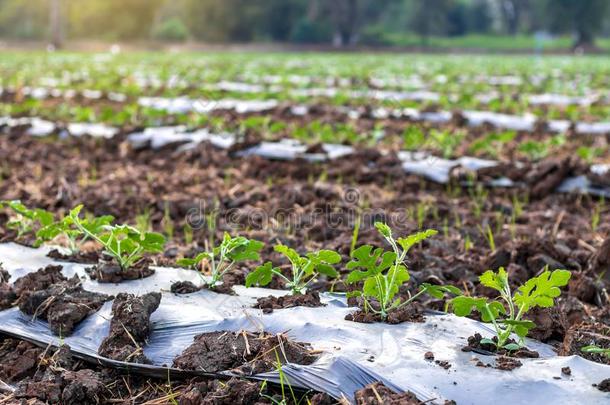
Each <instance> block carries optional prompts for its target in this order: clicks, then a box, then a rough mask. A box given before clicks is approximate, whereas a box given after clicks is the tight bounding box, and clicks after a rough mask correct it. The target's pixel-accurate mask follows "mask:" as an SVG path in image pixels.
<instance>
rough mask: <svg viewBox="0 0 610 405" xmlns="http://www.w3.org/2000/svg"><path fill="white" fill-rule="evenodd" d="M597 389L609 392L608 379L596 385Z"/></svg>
mask: <svg viewBox="0 0 610 405" xmlns="http://www.w3.org/2000/svg"><path fill="white" fill-rule="evenodd" d="M597 389H598V390H600V391H603V392H610V378H606V379H605V380H602V382H600V383H599V384H597Z"/></svg>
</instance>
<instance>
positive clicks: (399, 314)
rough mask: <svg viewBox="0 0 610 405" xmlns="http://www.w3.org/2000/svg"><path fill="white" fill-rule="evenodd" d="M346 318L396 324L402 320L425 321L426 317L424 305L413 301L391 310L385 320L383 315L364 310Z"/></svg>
mask: <svg viewBox="0 0 610 405" xmlns="http://www.w3.org/2000/svg"><path fill="white" fill-rule="evenodd" d="M345 320H346V321H353V322H360V323H375V322H385V323H389V324H391V325H395V324H399V323H402V322H424V321H425V320H426V319H425V318H424V310H423V307H422V306H421V305H420V304H418V303H411V304H410V305H405V306H404V307H401V308H398V309H396V310H393V311H391V312H390V313H389V314H388V317H387V318H386V319H385V321H384V320H383V319H382V318H381V315H379V314H376V313H373V312H365V311H363V310H358V311H356V312H354V313H351V314H347V315H346V316H345Z"/></svg>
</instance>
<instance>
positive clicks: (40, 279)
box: [13, 265, 68, 296]
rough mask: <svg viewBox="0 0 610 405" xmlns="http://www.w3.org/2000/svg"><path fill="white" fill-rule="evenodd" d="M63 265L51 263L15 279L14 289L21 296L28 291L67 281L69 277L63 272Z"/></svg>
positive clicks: (43, 288)
mask: <svg viewBox="0 0 610 405" xmlns="http://www.w3.org/2000/svg"><path fill="white" fill-rule="evenodd" d="M62 268H63V267H62V266H53V265H49V266H47V267H45V268H42V269H39V270H38V271H35V272H33V273H28V274H26V275H25V276H23V277H21V278H18V279H17V280H15V283H14V284H13V289H14V290H15V293H16V294H17V296H21V295H22V294H23V293H24V292H26V291H38V290H45V289H47V288H49V287H50V286H51V285H53V284H57V283H61V282H62V281H67V280H68V279H67V278H66V277H65V276H64V275H63V274H61V270H62Z"/></svg>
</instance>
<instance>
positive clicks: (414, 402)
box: [354, 381, 422, 405]
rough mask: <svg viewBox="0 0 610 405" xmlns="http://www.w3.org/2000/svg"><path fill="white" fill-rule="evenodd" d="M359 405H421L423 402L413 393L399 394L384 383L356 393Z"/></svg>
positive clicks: (378, 383) (377, 383) (371, 385)
mask: <svg viewBox="0 0 610 405" xmlns="http://www.w3.org/2000/svg"><path fill="white" fill-rule="evenodd" d="M354 401H355V402H356V404H357V405H419V404H421V403H422V402H421V401H420V400H419V399H417V396H415V394H414V393H412V392H411V391H407V392H404V393H402V394H397V393H395V392H394V391H392V390H391V389H389V388H388V387H386V386H385V385H383V383H382V382H379V381H377V382H375V383H372V384H369V385H367V386H366V387H364V388H362V389H359V390H358V391H356V392H355V393H354Z"/></svg>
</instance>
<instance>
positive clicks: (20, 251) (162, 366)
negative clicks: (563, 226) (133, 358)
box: [0, 243, 610, 404]
mask: <svg viewBox="0 0 610 405" xmlns="http://www.w3.org/2000/svg"><path fill="white" fill-rule="evenodd" d="M47 251H48V249H45V248H41V249H31V248H26V247H23V246H20V245H17V244H13V243H9V244H1V245H0V261H1V262H2V263H3V266H4V268H5V269H6V270H8V272H9V273H10V274H11V276H12V277H11V280H12V281H15V280H16V279H17V278H19V277H21V276H23V275H24V274H27V273H29V272H32V271H35V270H37V269H38V268H41V267H44V266H46V265H48V264H52V263H55V264H61V265H63V266H64V267H63V272H64V274H65V275H66V276H72V275H74V274H78V275H79V276H80V277H81V278H82V280H83V287H84V288H85V289H86V290H90V291H97V292H103V293H107V294H117V293H119V292H129V293H133V294H143V293H146V292H151V291H161V292H162V300H161V305H160V306H159V308H158V309H157V311H155V312H154V313H153V314H152V317H151V322H152V324H153V328H152V333H151V335H150V337H149V340H148V344H147V345H146V346H145V347H144V353H145V355H146V356H147V357H148V358H149V359H150V360H151V361H152V362H153V364H152V365H142V364H129V363H124V362H117V361H112V360H108V359H103V358H100V357H99V356H98V355H97V349H98V346H99V345H100V343H101V341H102V339H103V338H104V337H105V336H106V335H107V333H108V329H109V319H110V310H111V306H112V303H111V302H107V303H106V304H105V305H104V306H103V307H102V308H101V309H100V310H99V311H98V312H97V313H95V314H93V315H91V316H89V317H88V318H86V319H85V320H84V321H83V322H81V324H79V325H78V326H77V327H76V328H75V330H74V331H73V333H72V335H71V336H68V337H65V338H64V339H62V340H61V341H60V339H59V338H58V337H56V336H54V335H52V333H51V332H50V330H49V328H48V326H47V324H46V322H44V321H41V320H32V318H30V317H29V316H26V315H24V314H23V313H21V312H20V311H19V310H18V309H17V308H12V309H8V310H5V311H2V312H0V332H2V333H6V334H9V335H12V336H15V337H19V338H23V339H26V340H29V341H33V342H35V343H38V344H40V345H48V344H53V345H59V344H61V343H65V344H67V345H69V346H70V347H71V349H72V351H73V352H74V354H75V355H77V356H79V357H81V358H84V359H88V360H93V361H96V362H101V363H102V364H104V365H105V366H108V367H116V368H122V369H129V370H130V371H131V372H134V373H141V374H144V375H148V376H156V377H164V378H166V377H167V375H168V372H169V373H170V374H172V375H173V376H180V375H184V376H186V375H210V374H206V373H204V372H193V371H189V372H184V371H180V370H176V369H168V368H167V366H166V365H169V364H172V361H173V359H174V358H175V357H176V356H177V355H179V354H180V353H182V351H183V350H184V349H186V348H187V347H188V346H189V345H190V344H191V343H192V342H193V338H194V337H195V336H196V335H198V334H200V333H204V332H212V331H221V330H229V331H239V330H243V329H246V330H250V331H262V330H265V331H267V332H269V333H281V332H286V331H287V333H288V336H289V337H291V338H292V339H294V340H297V341H302V342H308V343H310V344H311V345H312V346H313V348H315V349H316V350H320V351H322V354H321V356H320V358H319V359H318V360H317V361H316V362H315V363H313V364H312V365H308V366H303V365H293V364H288V365H285V366H283V367H282V371H283V373H284V374H285V375H286V376H287V377H288V379H289V381H290V383H291V385H292V386H295V387H296V386H298V387H302V388H306V389H313V390H317V391H322V392H327V393H328V394H330V395H331V396H333V397H334V398H342V397H344V398H347V399H349V400H352V399H353V394H354V392H355V391H356V390H357V389H359V388H362V387H364V386H365V385H366V384H368V383H371V382H374V381H382V382H383V383H384V384H386V385H387V386H389V387H390V388H392V389H394V390H396V391H406V390H409V391H412V392H414V393H415V394H416V395H417V396H418V398H419V399H421V400H424V401H430V403H433V404H437V403H438V404H442V403H444V401H445V400H448V399H451V400H455V401H457V403H459V404H489V403H492V402H498V401H499V402H505V401H507V400H510V402H511V403H514V404H524V403H539V404H543V403H549V404H550V403H553V404H576V403H586V404H605V403H608V400H609V399H610V397H609V395H608V394H607V393H603V392H601V391H599V390H597V389H596V388H595V387H592V385H591V384H593V383H598V382H600V381H601V380H603V379H605V378H610V366H607V365H602V364H598V363H593V362H590V361H588V360H585V359H583V358H581V357H578V356H567V357H560V356H557V355H556V354H555V352H554V351H553V349H552V347H551V346H548V345H545V344H542V343H539V342H536V341H533V340H528V341H527V342H526V343H527V346H528V347H529V348H531V349H533V350H536V351H538V352H539V353H540V356H541V357H540V358H538V359H519V361H521V362H522V363H523V365H522V366H521V367H519V368H516V369H515V370H513V371H501V370H497V369H495V368H490V367H477V366H476V363H477V362H478V361H479V360H480V361H482V362H484V363H489V364H494V361H495V357H493V356H486V355H482V354H478V353H473V352H463V351H461V348H462V347H463V346H464V345H465V344H466V339H467V337H468V336H471V335H473V334H474V333H476V332H479V333H482V334H483V335H485V336H490V335H491V333H492V331H491V329H490V328H489V327H488V326H487V325H485V324H482V323H479V322H476V321H474V320H470V319H467V318H458V317H455V316H453V315H450V314H443V313H429V314H427V315H426V322H425V323H402V324H398V325H388V324H383V323H374V324H362V323H355V322H350V321H346V320H345V319H344V318H345V316H346V315H347V314H348V313H350V312H352V311H354V310H355V308H350V307H348V306H347V305H346V302H345V299H344V298H343V297H342V296H340V295H333V294H322V301H323V302H324V304H326V305H325V306H324V307H319V308H306V307H294V308H287V309H281V310H275V311H274V312H273V313H271V314H263V313H262V311H260V310H258V309H254V308H251V306H252V304H253V303H254V302H255V299H256V298H257V297H262V296H268V295H281V294H284V292H283V291H277V290H269V289H262V288H250V289H246V288H245V287H242V286H237V287H235V291H236V293H237V294H236V295H226V294H217V293H214V292H210V291H207V290H201V291H198V292H196V293H192V294H185V295H175V294H173V293H170V292H169V287H170V285H171V284H172V283H173V282H175V281H179V280H183V281H192V282H194V283H201V279H200V277H199V275H198V274H197V273H195V272H194V271H189V270H183V269H173V268H157V269H156V272H155V274H154V275H153V276H151V277H148V278H146V279H142V280H134V281H126V282H122V283H120V284H101V283H97V282H96V281H92V280H90V279H89V278H88V277H87V275H86V273H85V272H84V267H85V266H84V265H81V264H73V263H66V262H54V261H53V260H51V259H50V258H48V257H46V252H47ZM428 351H432V352H433V353H434V356H435V358H436V359H437V360H442V361H447V362H448V364H449V365H450V367H449V368H448V369H445V368H444V367H441V366H439V365H438V364H436V363H435V362H433V361H429V360H425V359H424V354H425V353H426V352H428ZM563 367H570V369H571V370H572V375H571V376H565V375H562V374H561V369H562V368H563ZM251 378H254V379H259V380H263V379H267V380H269V381H274V382H279V374H278V372H275V371H274V372H269V373H264V374H259V375H255V376H253V377H251Z"/></svg>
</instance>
